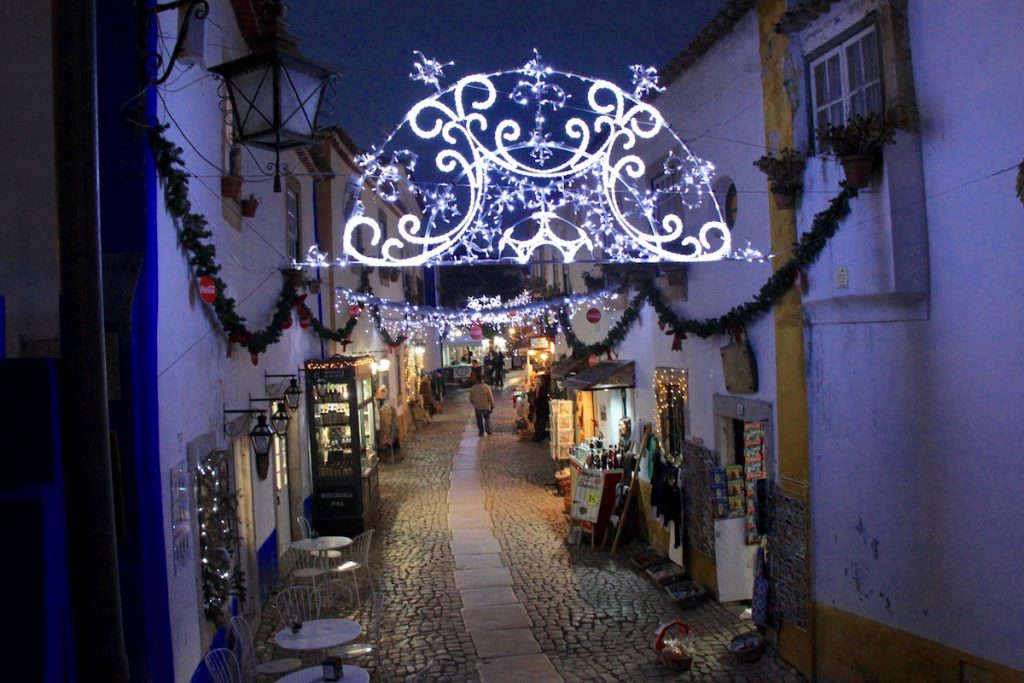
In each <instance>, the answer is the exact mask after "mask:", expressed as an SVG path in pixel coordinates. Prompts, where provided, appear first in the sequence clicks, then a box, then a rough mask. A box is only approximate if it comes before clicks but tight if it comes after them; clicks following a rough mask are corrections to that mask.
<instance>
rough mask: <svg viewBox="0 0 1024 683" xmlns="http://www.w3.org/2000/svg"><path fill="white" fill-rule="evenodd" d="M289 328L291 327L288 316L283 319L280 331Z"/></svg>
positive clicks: (290, 319)
mask: <svg viewBox="0 0 1024 683" xmlns="http://www.w3.org/2000/svg"><path fill="white" fill-rule="evenodd" d="M291 326H292V317H291V316H290V315H289V316H288V317H287V318H285V321H284V322H283V323H281V329H282V330H287V329H289V328H290V327H291Z"/></svg>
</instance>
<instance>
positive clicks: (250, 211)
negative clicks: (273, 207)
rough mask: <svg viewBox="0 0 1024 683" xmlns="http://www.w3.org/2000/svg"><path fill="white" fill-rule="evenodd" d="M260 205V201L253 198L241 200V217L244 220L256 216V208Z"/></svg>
mask: <svg viewBox="0 0 1024 683" xmlns="http://www.w3.org/2000/svg"><path fill="white" fill-rule="evenodd" d="M259 205H260V200H258V199H256V198H255V197H249V198H248V199H243V200H242V215H243V216H245V217H246V218H252V217H253V216H255V215H256V207H258V206H259Z"/></svg>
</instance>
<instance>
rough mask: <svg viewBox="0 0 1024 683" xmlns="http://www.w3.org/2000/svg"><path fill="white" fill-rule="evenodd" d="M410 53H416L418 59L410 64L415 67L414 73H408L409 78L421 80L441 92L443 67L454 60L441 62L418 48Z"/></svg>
mask: <svg viewBox="0 0 1024 683" xmlns="http://www.w3.org/2000/svg"><path fill="white" fill-rule="evenodd" d="M412 53H413V54H414V55H416V56H417V57H418V58H419V60H420V61H418V62H415V63H414V64H413V65H412V66H413V68H414V69H416V73H411V74H409V78H411V79H412V80H414V81H423V82H424V83H426V84H427V85H432V86H434V87H435V88H436V89H437V92H441V79H442V78H443V77H444V68H445V67H446V66H451V65H452V64H454V63H455V62H447V63H445V64H442V63H441V62H439V61H438V60H436V59H430V58H429V57H427V56H426V55H425V54H423V53H422V52H420V51H419V50H413V51H412Z"/></svg>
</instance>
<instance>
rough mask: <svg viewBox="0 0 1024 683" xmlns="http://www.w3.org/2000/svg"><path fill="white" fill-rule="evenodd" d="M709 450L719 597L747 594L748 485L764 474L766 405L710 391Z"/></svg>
mask: <svg viewBox="0 0 1024 683" xmlns="http://www.w3.org/2000/svg"><path fill="white" fill-rule="evenodd" d="M714 408H715V451H716V453H717V454H718V467H717V468H716V470H715V471H714V472H713V475H712V480H713V498H712V510H713V512H714V516H715V570H716V575H717V576H716V578H717V582H718V599H719V601H720V602H731V601H735V600H749V599H750V598H751V593H752V590H753V583H754V557H755V554H756V552H757V546H758V544H759V542H760V539H759V537H758V536H757V534H756V526H755V521H754V516H755V515H754V485H755V482H756V481H757V480H758V479H762V478H765V477H767V476H768V465H769V463H770V462H771V459H770V457H769V454H770V453H769V451H770V448H771V444H772V443H773V441H772V407H771V404H770V403H767V402H765V401H758V400H755V399H749V398H739V397H736V396H725V395H721V394H716V395H715V396H714Z"/></svg>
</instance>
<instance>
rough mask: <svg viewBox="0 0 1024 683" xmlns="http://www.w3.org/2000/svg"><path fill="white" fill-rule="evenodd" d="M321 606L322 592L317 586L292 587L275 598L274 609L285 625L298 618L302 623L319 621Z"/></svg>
mask: <svg viewBox="0 0 1024 683" xmlns="http://www.w3.org/2000/svg"><path fill="white" fill-rule="evenodd" d="M320 605H321V602H320V591H319V590H318V589H317V588H316V586H291V587H290V588H285V589H284V590H282V591H281V592H280V593H278V594H277V597H276V598H274V607H275V608H276V609H277V613H278V614H279V615H280V616H281V621H282V622H283V623H284V624H285V625H289V624H291V623H292V621H293V620H294V619H296V618H298V619H300V620H302V621H312V620H313V619H319V618H320Z"/></svg>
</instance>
